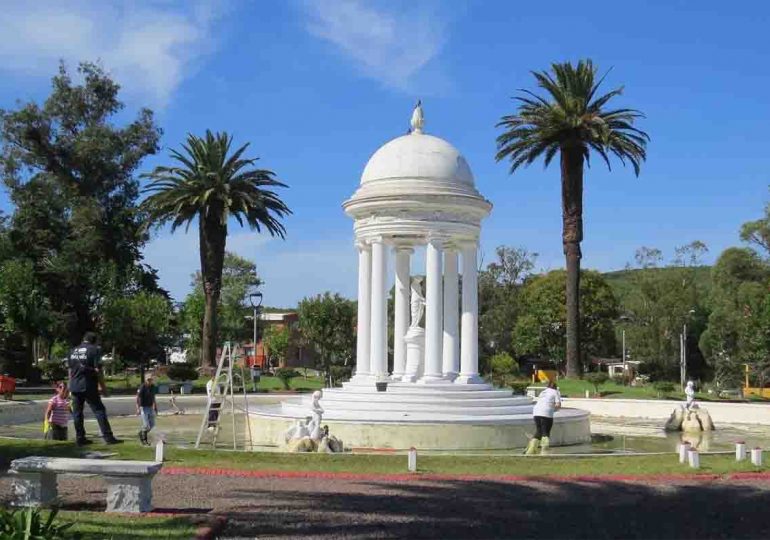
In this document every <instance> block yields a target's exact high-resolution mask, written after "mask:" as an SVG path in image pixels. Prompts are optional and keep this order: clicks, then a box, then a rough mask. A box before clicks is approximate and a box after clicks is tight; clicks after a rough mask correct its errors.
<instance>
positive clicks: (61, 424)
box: [45, 382, 70, 441]
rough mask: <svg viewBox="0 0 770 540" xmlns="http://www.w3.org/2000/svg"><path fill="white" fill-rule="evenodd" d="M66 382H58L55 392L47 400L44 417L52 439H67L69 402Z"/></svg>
mask: <svg viewBox="0 0 770 540" xmlns="http://www.w3.org/2000/svg"><path fill="white" fill-rule="evenodd" d="M68 396H69V392H68V391H67V384H66V383H63V382H60V383H58V384H57V385H56V394H54V396H53V397H52V398H51V399H49V400H48V408H47V409H46V410H45V417H46V419H47V420H48V424H49V426H50V428H49V429H50V432H49V433H50V438H51V439H53V440H54V441H66V440H67V422H69V419H70V402H69V399H67V398H68Z"/></svg>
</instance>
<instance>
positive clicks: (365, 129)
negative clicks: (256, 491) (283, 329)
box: [0, 0, 770, 306]
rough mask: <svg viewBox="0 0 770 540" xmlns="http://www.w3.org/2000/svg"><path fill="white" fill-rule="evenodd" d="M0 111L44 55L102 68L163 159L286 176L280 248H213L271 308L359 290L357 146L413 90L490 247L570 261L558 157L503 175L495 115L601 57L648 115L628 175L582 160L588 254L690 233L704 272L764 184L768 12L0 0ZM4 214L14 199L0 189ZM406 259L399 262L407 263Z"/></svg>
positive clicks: (681, 240) (164, 246) (545, 263)
mask: <svg viewBox="0 0 770 540" xmlns="http://www.w3.org/2000/svg"><path fill="white" fill-rule="evenodd" d="M0 6H2V9H3V17H2V18H0V77H1V80H2V84H0V107H2V108H10V107H13V106H14V104H15V102H16V100H17V99H21V100H30V99H32V100H40V99H43V98H44V97H45V96H46V95H47V93H48V91H49V79H50V76H51V75H52V74H53V73H54V71H55V69H56V64H57V62H58V59H59V58H63V59H65V60H66V61H67V62H69V63H70V64H71V65H74V63H76V62H77V61H78V60H100V61H101V62H102V64H103V65H104V66H105V67H106V68H107V69H108V70H109V71H110V72H111V73H112V74H113V76H114V77H115V78H116V79H117V80H118V81H119V82H120V83H121V84H122V85H123V90H124V93H123V97H124V100H125V101H126V104H127V114H134V113H135V111H136V109H137V108H138V107H140V106H149V107H151V108H152V109H154V110H155V111H156V113H157V120H158V123H159V124H160V125H161V126H162V128H163V130H164V136H163V140H162V145H163V150H162V152H161V154H160V155H159V156H156V157H153V158H152V159H148V160H147V161H146V162H145V163H144V167H143V170H149V169H150V168H151V167H153V166H154V165H157V164H159V163H162V162H165V161H167V158H166V156H167V154H168V149H169V148H176V147H178V146H179V144H180V143H181V142H182V141H183V140H184V138H185V135H186V134H187V133H188V132H192V133H196V134H200V133H202V132H203V131H204V130H205V129H207V128H209V129H213V130H227V131H229V132H231V133H232V134H233V135H234V136H235V138H236V141H237V142H250V143H251V152H252V155H254V156H259V157H260V158H261V162H260V164H261V166H264V167H265V168H269V169H272V170H274V171H275V172H276V173H277V174H278V176H279V177H280V178H281V179H282V180H283V181H285V182H286V183H288V184H289V185H290V189H288V190H286V191H285V192H284V193H283V195H284V197H285V199H286V201H287V202H288V204H289V206H290V207H291V208H292V209H293V211H294V215H293V216H291V218H289V219H288V220H287V221H286V226H287V229H288V236H287V239H286V240H285V241H281V240H278V239H271V238H269V237H260V236H258V235H256V234H254V233H251V232H249V231H248V230H240V229H237V228H231V231H230V233H231V236H230V239H229V241H228V242H229V243H228V247H229V249H231V250H232V251H235V252H237V253H239V254H240V255H242V256H245V257H248V258H250V259H252V260H254V261H255V262H256V263H257V268H258V271H259V273H260V275H261V276H262V278H263V279H264V280H265V287H264V293H265V302H266V304H270V305H281V306H289V305H294V304H295V303H296V302H297V301H298V300H299V299H301V298H302V297H303V296H306V295H311V294H315V293H318V292H321V291H324V290H331V291H336V292H340V293H342V294H344V295H346V296H350V297H353V296H355V288H356V272H357V270H356V256H355V251H354V249H353V244H352V240H353V238H352V223H351V222H350V220H349V219H348V218H347V217H346V216H345V215H344V214H343V212H342V210H341V208H340V204H341V203H342V201H344V200H345V199H346V198H348V197H349V196H350V195H351V194H352V193H353V191H354V190H355V188H356V184H357V182H358V179H359V176H360V174H361V171H362V170H363V167H364V165H365V163H366V161H367V159H368V158H369V156H370V155H371V154H372V153H373V152H374V151H375V150H376V149H377V148H378V147H379V146H380V145H381V144H383V143H384V142H386V141H387V140H389V139H390V138H392V137H395V136H398V135H401V134H403V133H404V132H405V131H406V128H407V126H408V119H409V116H410V113H411V109H412V107H413V105H414V102H415V101H416V100H417V98H422V100H423V103H424V108H425V115H426V131H427V132H429V133H432V134H435V135H438V136H440V137H443V138H445V139H447V140H448V141H450V142H451V143H452V144H454V145H455V146H457V147H458V148H459V149H460V151H461V152H463V154H464V155H465V157H466V158H467V160H468V162H469V163H470V165H471V167H472V169H473V172H474V174H475V176H476V182H477V185H478V187H479V189H480V191H481V192H482V193H483V194H484V195H485V196H486V197H487V198H488V199H490V200H491V201H492V202H493V204H494V205H495V208H494V210H493V213H492V215H491V216H490V218H489V219H488V220H487V221H486V222H485V223H484V229H483V234H482V251H483V257H484V260H485V261H486V262H488V261H489V260H490V259H491V257H492V256H493V252H494V248H495V246H497V245H500V244H508V245H513V246H523V247H526V248H527V249H529V250H530V251H534V252H537V253H539V254H540V256H539V259H538V268H540V269H551V268H558V267H561V266H562V265H563V258H562V253H561V242H560V234H561V220H560V195H559V176H558V174H559V173H558V169H557V168H551V169H548V170H544V169H543V167H542V165H539V164H536V165H534V166H532V167H530V168H529V169H525V170H522V171H520V172H517V173H516V174H515V175H514V176H509V175H508V170H507V167H506V165H504V164H497V163H495V161H494V153H495V143H494V139H495V136H496V135H497V133H498V132H497V130H496V129H495V127H494V125H495V123H496V121H497V120H498V118H499V117H500V116H501V115H503V114H506V113H509V112H512V111H513V110H514V106H513V102H512V101H511V100H510V96H512V95H514V94H515V92H516V90H517V89H518V88H532V87H533V82H532V77H531V75H530V70H533V69H544V68H546V67H547V66H548V65H549V64H550V63H551V62H553V61H562V60H577V59H579V58H585V57H590V58H592V59H593V60H594V62H595V63H597V64H598V65H599V66H600V68H602V69H607V68H610V67H611V68H612V71H611V73H610V74H609V76H608V77H607V79H606V84H607V88H608V89H609V88H610V87H614V86H619V85H625V88H626V90H625V94H624V96H623V97H621V98H620V99H619V100H618V101H617V103H618V104H619V105H626V106H631V107H635V108H638V109H641V110H642V111H644V112H645V113H646V115H647V117H648V118H647V119H646V120H644V121H643V122H642V123H641V124H640V126H641V127H642V128H643V129H645V130H646V131H647V132H648V133H649V134H650V135H651V137H652V142H651V143H650V146H649V157H648V161H647V163H646V164H645V165H644V166H643V169H642V174H641V176H640V178H638V179H637V178H635V177H634V175H633V173H632V171H631V170H630V169H624V168H623V167H622V166H621V165H620V164H619V163H617V164H615V166H614V167H613V171H612V172H611V173H609V172H608V171H607V170H606V168H604V167H603V166H602V165H601V164H600V163H599V162H598V161H597V162H595V163H594V166H593V168H592V169H590V170H588V171H587V175H586V184H585V235H586V239H585V242H584V244H583V253H584V258H583V264H584V267H587V268H597V269H600V270H612V269H620V268H623V267H624V266H625V264H626V263H627V262H629V261H632V260H633V255H634V251H635V250H636V249H637V248H638V247H639V246H643V245H644V246H652V247H658V248H660V249H662V250H663V251H664V253H665V254H666V256H667V257H668V258H671V257H673V249H674V247H675V246H677V245H682V244H685V243H688V242H690V241H692V240H696V239H698V240H701V241H703V242H705V243H706V244H707V245H708V247H709V250H710V252H709V254H708V256H707V257H706V261H707V262H711V261H713V259H714V258H715V257H716V256H717V255H718V254H719V252H721V250H723V249H724V248H726V247H728V246H730V245H735V244H737V243H738V234H737V233H738V229H739V227H740V225H741V223H743V222H745V221H747V220H749V219H755V218H757V217H758V216H759V215H760V214H761V211H762V208H763V206H764V204H765V203H766V202H767V201H768V199H769V197H768V184H770V151H768V147H769V143H770V141H769V140H768V135H767V133H768V128H767V127H768V125H770V99H769V98H768V91H767V89H768V88H769V87H770V69H768V67H767V66H768V62H767V59H768V58H770V40H768V39H767V27H768V24H769V23H770V4H767V3H765V2H759V1H756V2H723V1H714V0H704V1H701V2H697V3H695V2H692V1H676V0H665V1H663V0H661V1H646V2H637V3H633V4H630V3H622V2H621V3H619V2H617V1H613V2H609V1H588V2H574V1H554V2H548V3H545V2H543V3H536V2H511V1H510V0H507V1H506V0H503V1H499V2H498V1H491V0H487V1H485V2H474V1H467V2H463V1H452V0H446V1H430V0H428V1H403V0H389V1H377V0H373V1H365V0H336V1H335V0H330V1H319V0H287V1H278V0H274V1H268V0H264V1H258V2H257V1H253V2H250V1H246V0H242V1H238V0H230V1H228V2H223V1H214V0H210V1H206V0H193V1H190V2H174V1H157V2H111V1H101V2H78V1H73V2H66V3H63V2H58V1H54V0H42V1H37V2H34V3H33V2H27V3H23V2H11V1H9V2H5V1H4V0H0ZM1 197H2V200H0V206H2V207H3V208H5V209H6V210H7V209H8V206H7V198H6V196H5V194H3V195H2V196H1ZM146 258H147V260H148V262H149V263H150V264H152V265H153V266H155V267H156V268H158V270H159V272H160V276H161V282H162V284H163V285H164V286H165V287H166V288H167V289H169V290H170V291H171V292H172V294H173V295H174V296H175V297H177V298H178V299H181V298H183V297H184V295H185V294H186V292H187V290H188V288H189V281H190V278H189V276H190V274H191V273H192V272H193V271H195V270H196V269H197V265H198V255H197V238H196V235H194V234H190V235H184V234H182V233H177V234H175V235H174V236H169V235H168V233H167V232H165V231H161V232H159V233H158V234H157V235H156V237H155V238H154V239H153V241H152V243H151V244H150V245H149V246H148V247H147V249H146ZM419 265H420V260H419V259H417V260H415V261H414V267H413V270H414V271H420V270H419Z"/></svg>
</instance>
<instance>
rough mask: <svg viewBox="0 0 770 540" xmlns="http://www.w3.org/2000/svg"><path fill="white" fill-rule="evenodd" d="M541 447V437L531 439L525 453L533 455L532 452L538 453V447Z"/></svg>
mask: <svg viewBox="0 0 770 540" xmlns="http://www.w3.org/2000/svg"><path fill="white" fill-rule="evenodd" d="M539 447H540V439H530V440H529V444H528V445H527V449H526V450H525V451H524V453H525V454H526V455H528V456H531V455H532V454H537V449H538V448H539Z"/></svg>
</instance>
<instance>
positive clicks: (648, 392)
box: [558, 378, 767, 401]
mask: <svg viewBox="0 0 770 540" xmlns="http://www.w3.org/2000/svg"><path fill="white" fill-rule="evenodd" d="M558 384H559V391H560V392H561V394H562V396H564V397H585V395H586V390H588V391H589V392H590V395H591V396H593V395H594V386H593V385H592V384H591V383H589V382H588V381H584V380H582V379H566V378H565V379H559V382H558ZM674 386H675V387H676V386H677V385H676V384H675V385H674ZM599 392H600V395H601V397H603V398H609V399H612V398H615V399H678V400H684V399H685V396H684V392H681V391H679V390H678V389H677V390H675V391H674V392H669V393H667V394H659V393H658V391H657V390H656V389H655V388H654V387H653V385H652V384H647V385H645V386H623V385H622V384H618V383H616V382H614V381H607V382H606V383H604V384H603V385H601V386H600V387H599ZM752 397H753V398H754V399H749V400H750V401H767V400H766V399H763V398H759V397H757V396H752ZM695 399H697V400H699V401H735V400H734V399H732V400H731V399H722V398H718V397H717V396H715V395H712V394H707V393H700V392H699V393H697V394H696V395H695Z"/></svg>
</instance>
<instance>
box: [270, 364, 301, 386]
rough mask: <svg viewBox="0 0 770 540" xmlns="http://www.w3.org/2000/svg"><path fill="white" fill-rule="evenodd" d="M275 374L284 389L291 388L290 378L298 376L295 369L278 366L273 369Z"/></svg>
mask: <svg viewBox="0 0 770 540" xmlns="http://www.w3.org/2000/svg"><path fill="white" fill-rule="evenodd" d="M275 376H276V377H278V378H279V379H281V382H282V383H283V389H284V390H291V380H292V379H293V378H294V377H299V376H300V373H299V371H297V370H296V369H291V368H278V369H276V370H275Z"/></svg>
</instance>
